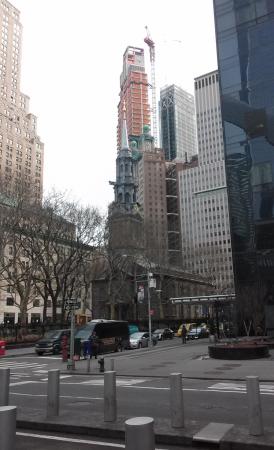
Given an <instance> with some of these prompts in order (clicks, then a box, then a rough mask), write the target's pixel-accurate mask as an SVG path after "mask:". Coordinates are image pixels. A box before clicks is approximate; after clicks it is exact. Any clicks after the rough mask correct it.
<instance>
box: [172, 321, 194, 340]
mask: <svg viewBox="0 0 274 450" xmlns="http://www.w3.org/2000/svg"><path fill="white" fill-rule="evenodd" d="M183 325H184V326H185V327H186V331H187V332H188V331H190V330H192V328H196V327H197V326H198V325H197V323H184V324H181V325H180V326H179V328H178V331H177V333H176V336H178V337H181V336H182V328H183Z"/></svg>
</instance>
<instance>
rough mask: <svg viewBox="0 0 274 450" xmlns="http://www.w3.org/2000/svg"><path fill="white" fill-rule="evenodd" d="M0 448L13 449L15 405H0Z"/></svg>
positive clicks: (2, 449)
mask: <svg viewBox="0 0 274 450" xmlns="http://www.w3.org/2000/svg"><path fill="white" fill-rule="evenodd" d="M0 436H1V438H0V439H1V445H0V448H1V450H14V449H15V438H16V406H1V407H0Z"/></svg>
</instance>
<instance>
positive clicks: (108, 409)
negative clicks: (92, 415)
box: [104, 371, 117, 422]
mask: <svg viewBox="0 0 274 450" xmlns="http://www.w3.org/2000/svg"><path fill="white" fill-rule="evenodd" d="M116 417H117V401H116V372H114V371H109V372H105V373H104V421H105V422H115V421H116Z"/></svg>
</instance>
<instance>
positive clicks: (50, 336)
mask: <svg viewBox="0 0 274 450" xmlns="http://www.w3.org/2000/svg"><path fill="white" fill-rule="evenodd" d="M60 334H61V331H57V330H51V331H47V332H46V333H45V334H44V337H43V339H58V338H59V337H60Z"/></svg>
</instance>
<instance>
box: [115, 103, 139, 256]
mask: <svg viewBox="0 0 274 450" xmlns="http://www.w3.org/2000/svg"><path fill="white" fill-rule="evenodd" d="M111 184H112V185H113V187H114V195H115V200H114V202H113V203H112V204H111V205H110V207H109V245H110V248H111V249H112V250H115V251H117V252H119V253H121V254H124V255H138V254H140V253H141V251H142V250H143V249H144V224H143V218H142V215H141V213H140V210H139V204H138V203H137V187H138V184H137V161H136V159H134V158H133V156H132V150H131V148H130V147H129V143H128V134H127V124H126V110H125V105H124V107H123V126H122V130H121V148H120V150H119V152H118V156H117V158H116V181H115V182H114V183H111Z"/></svg>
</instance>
